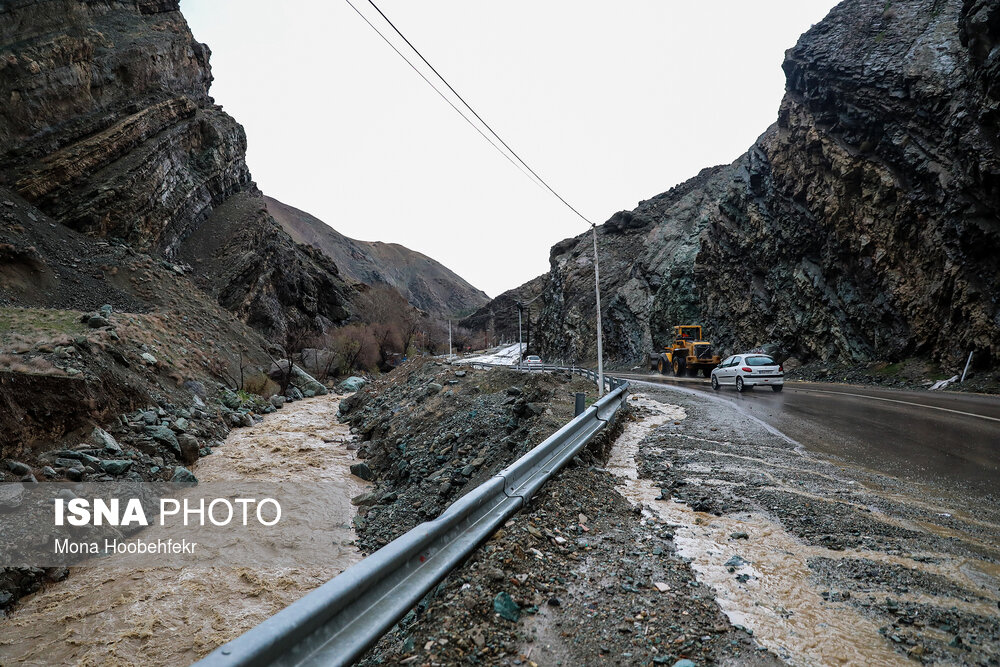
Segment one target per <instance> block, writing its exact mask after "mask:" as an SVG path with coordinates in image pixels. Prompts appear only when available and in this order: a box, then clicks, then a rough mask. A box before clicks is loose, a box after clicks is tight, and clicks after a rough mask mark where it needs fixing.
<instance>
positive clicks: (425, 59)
mask: <svg viewBox="0 0 1000 667" xmlns="http://www.w3.org/2000/svg"><path fill="white" fill-rule="evenodd" d="M347 2H348V4H350V0H347ZM368 4H370V5H371V6H372V7H374V8H375V11H377V12H378V13H379V14H380V15H381V16H382V18H383V19H385V21H386V23H388V24H389V25H390V26H391V27H392V29H393V30H395V31H396V34H397V35H399V36H400V37H401V38H402V39H403V41H404V42H406V44H407V46H409V47H410V48H411V49H413V52H414V53H416V54H417V55H418V56H420V59H421V60H423V61H424V64H425V65H427V66H428V67H430V68H431V71H432V72H434V74H435V75H437V77H438V78H439V79H441V81H442V82H443V83H444V85H446V86H447V87H448V90H450V91H451V92H452V93H453V94H454V95H455V97H457V98H458V99H459V100H460V101H461V102H462V104H464V105H465V108H467V109H468V110H469V111H471V112H472V114H473V115H474V116H475V117H476V118H477V119H478V120H479V122H480V123H482V124H483V125H484V126H485V127H486V129H488V130H489V131H490V134H492V135H493V136H494V137H496V138H497V141H499V142H500V143H501V144H503V146H504V148H506V149H507V150H508V151H510V153H511V155H513V156H514V157H516V158H517V159H518V161H519V162H520V163H521V164H523V165H524V167H525V168H526V169H527V170H528V171H530V172H531V175H532V176H534V177H535V178H537V179H538V181H539V182H541V184H542V185H544V186H545V188H546V189H547V190H548V191H549V192H551V193H552V194H553V195H555V197H556V198H557V199H558V200H559V201H561V202H562V203H563V204H565V205H566V207H567V208H569V210H571V211H573V213H576V215H577V216H579V217H580V219H581V220H583V221H584V222H586V223H587V224H588V225H591V226H594V223H593V222H591V221H590V220H589V219H588V218H587V217H586V216H585V215H583V214H582V213H580V212H579V211H578V210H576V208H574V207H573V205H572V204H570V203H569V202H568V201H566V200H565V199H563V197H562V195H560V194H559V193H558V192H556V191H555V190H554V189H553V188H552V186H550V185H549V184H548V183H547V182H546V181H545V179H544V178H542V177H541V176H539V175H538V173H537V172H536V171H535V170H534V169H532V168H531V166H529V165H528V163H527V162H525V161H524V159H523V158H522V157H521V156H520V155H518V154H517V152H516V151H515V150H514V149H513V148H511V147H510V146H509V145H508V144H507V142H506V141H504V140H503V138H501V137H500V135H499V134H497V133H496V131H495V130H494V129H493V128H492V127H490V124H489V123H487V122H486V121H485V120H483V118H482V116H480V115H479V114H478V113H476V110H475V109H473V108H472V105H470V104H469V103H468V102H466V101H465V98H463V97H462V96H461V95H460V94H459V93H458V91H457V90H455V89H454V88H453V87H452V85H451V84H450V83H448V80H447V79H445V78H444V77H443V76H442V75H441V73H440V72H438V71H437V69H436V68H435V67H434V65H431V63H430V62H429V61H428V60H427V58H424V55H423V54H422V53H421V52H420V51H419V50H418V49H417V47H415V46H414V45H413V43H412V42H410V40H408V39H407V38H406V35H404V34H403V33H402V32H401V31H400V29H399V28H397V27H396V24H395V23H393V22H392V21H391V20H390V19H389V17H388V16H386V15H385V12H383V11H382V10H381V9H379V7H378V5H376V4H375V3H374V2H373V0H368ZM351 6H352V7H354V5H351ZM354 11H358V10H357V8H355V10H354ZM358 13H359V14H360V12H358ZM365 21H368V19H367V18H366V19H365ZM369 25H371V23H370V22H369ZM372 27H373V28H374V27H375V26H372ZM379 34H380V35H381V33H379ZM383 39H385V37H384V36H383ZM386 41H387V42H388V41H389V40H386ZM390 46H392V44H391V43H390ZM395 48H396V47H395V46H393V49H395ZM397 52H398V51H397ZM400 55H402V54H400ZM411 66H412V65H411ZM414 69H416V68H414ZM421 76H423V74H421ZM425 80H426V79H425ZM428 83H429V82H428ZM435 90H436V89H435ZM463 117H464V115H463ZM466 120H468V118H466ZM469 122H471V121H469ZM491 143H492V142H491Z"/></svg>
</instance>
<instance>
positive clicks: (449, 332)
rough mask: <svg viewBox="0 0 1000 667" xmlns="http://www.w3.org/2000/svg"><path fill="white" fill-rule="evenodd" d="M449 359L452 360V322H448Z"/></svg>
mask: <svg viewBox="0 0 1000 667" xmlns="http://www.w3.org/2000/svg"><path fill="white" fill-rule="evenodd" d="M448 358H449V359H451V320H448Z"/></svg>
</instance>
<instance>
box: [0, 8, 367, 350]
mask: <svg viewBox="0 0 1000 667" xmlns="http://www.w3.org/2000/svg"><path fill="white" fill-rule="evenodd" d="M209 55H210V51H209V49H208V47H207V46H205V45H204V44H200V43H198V42H196V41H195V40H194V38H193V36H192V35H191V32H190V30H189V29H188V26H187V24H186V22H185V20H184V17H183V16H182V15H181V13H180V11H179V5H178V2H177V0H130V1H126V0H107V1H102V2H90V1H88V2H84V1H82V0H16V1H14V2H6V3H4V4H3V6H2V7H0V97H2V99H3V101H4V107H3V113H2V114H0V184H2V185H5V186H8V187H10V188H11V189H13V190H15V191H16V192H17V193H18V194H19V195H20V196H22V197H24V198H25V199H26V200H27V201H28V202H29V203H30V204H32V205H34V206H36V207H37V208H38V209H39V210H40V211H41V212H43V213H44V214H45V215H47V216H49V217H51V218H52V219H54V220H56V221H57V222H59V223H62V224H64V225H66V226H68V227H70V228H72V229H74V230H77V231H81V232H84V233H86V234H88V235H90V236H92V237H98V238H105V239H116V240H123V241H125V242H126V243H128V244H129V245H130V246H131V247H133V248H135V249H137V250H140V251H142V252H148V253H151V254H154V255H161V256H164V257H166V258H168V259H175V258H178V257H183V259H184V260H186V261H188V262H189V263H190V264H191V265H192V267H193V269H194V272H195V274H196V275H197V276H198V279H199V282H200V283H201V284H202V285H203V286H206V287H208V288H209V289H210V291H212V292H213V293H214V294H216V295H217V296H218V298H219V299H220V301H221V302H222V303H223V304H224V305H226V306H227V307H230V308H231V309H232V310H233V311H234V312H236V313H237V314H238V315H239V316H240V317H242V318H243V319H244V320H245V321H247V322H250V323H252V324H254V326H256V327H258V328H259V329H260V330H262V331H263V332H265V333H266V334H268V335H270V336H272V337H274V338H279V339H280V338H282V337H284V335H285V333H286V331H287V330H288V329H289V328H294V327H311V328H314V329H322V328H325V327H328V326H330V325H333V324H337V323H340V322H343V321H344V320H345V319H347V317H348V316H349V314H350V310H351V304H350V289H349V288H348V287H347V285H346V284H345V282H344V281H343V279H341V278H340V276H339V275H338V273H337V271H336V267H335V266H333V264H332V262H330V261H329V260H327V259H326V258H323V257H316V256H313V254H311V253H310V252H308V251H307V250H304V249H303V248H301V247H299V246H297V245H296V244H295V243H294V242H293V241H292V240H291V239H290V238H289V237H288V236H287V234H285V233H284V232H283V231H282V230H281V229H280V228H279V227H278V226H277V225H276V224H275V223H274V221H273V220H272V219H271V218H270V216H269V215H267V213H266V211H265V210H264V204H263V199H262V197H261V196H260V193H259V192H258V191H257V189H256V186H255V185H254V184H253V182H252V180H251V177H250V172H249V170H248V169H247V166H246V163H245V161H244V154H245V150H246V137H245V135H244V132H243V128H242V127H241V126H240V125H239V124H238V123H237V122H236V121H235V120H233V118H231V117H230V116H229V115H228V114H226V113H225V112H224V111H223V110H222V109H221V108H220V107H219V106H217V105H215V104H214V102H213V100H212V98H211V97H210V96H209V85H210V83H211V81H212V75H211V69H210V67H209ZM234 199H235V200H237V203H236V204H234V205H232V206H229V208H228V210H227V211H226V212H224V213H223V214H221V215H220V214H219V210H220V209H222V208H224V207H225V205H226V204H227V203H228V202H230V201H233V200H234ZM254 200H255V201H256V203H254ZM234 215H237V216H242V217H239V219H234V218H233V216H234ZM192 238H197V239H199V242H198V243H192V242H191V241H190V240H191V239H192ZM206 239H216V240H217V241H218V242H216V243H209V244H206V243H204V241H205V240H206Z"/></svg>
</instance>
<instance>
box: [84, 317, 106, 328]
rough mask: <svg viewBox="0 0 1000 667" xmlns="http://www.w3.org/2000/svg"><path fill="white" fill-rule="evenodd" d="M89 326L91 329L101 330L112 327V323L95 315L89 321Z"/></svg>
mask: <svg viewBox="0 0 1000 667" xmlns="http://www.w3.org/2000/svg"><path fill="white" fill-rule="evenodd" d="M87 326H88V327H90V328H91V329H100V328H101V327H109V326H111V322H109V321H108V320H107V319H106V318H103V317H101V316H100V315H93V316H91V317H90V318H89V319H88V320H87Z"/></svg>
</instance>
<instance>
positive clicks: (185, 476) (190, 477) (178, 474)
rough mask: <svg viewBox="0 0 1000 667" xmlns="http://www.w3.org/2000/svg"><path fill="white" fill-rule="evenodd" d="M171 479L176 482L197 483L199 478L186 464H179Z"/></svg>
mask: <svg viewBox="0 0 1000 667" xmlns="http://www.w3.org/2000/svg"><path fill="white" fill-rule="evenodd" d="M170 481H171V482H173V483H174V484H197V483H198V478H197V477H195V476H194V473H192V472H191V471H190V470H188V469H187V468H185V467H184V466H177V467H176V468H174V474H173V476H172V477H171V478H170Z"/></svg>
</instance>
